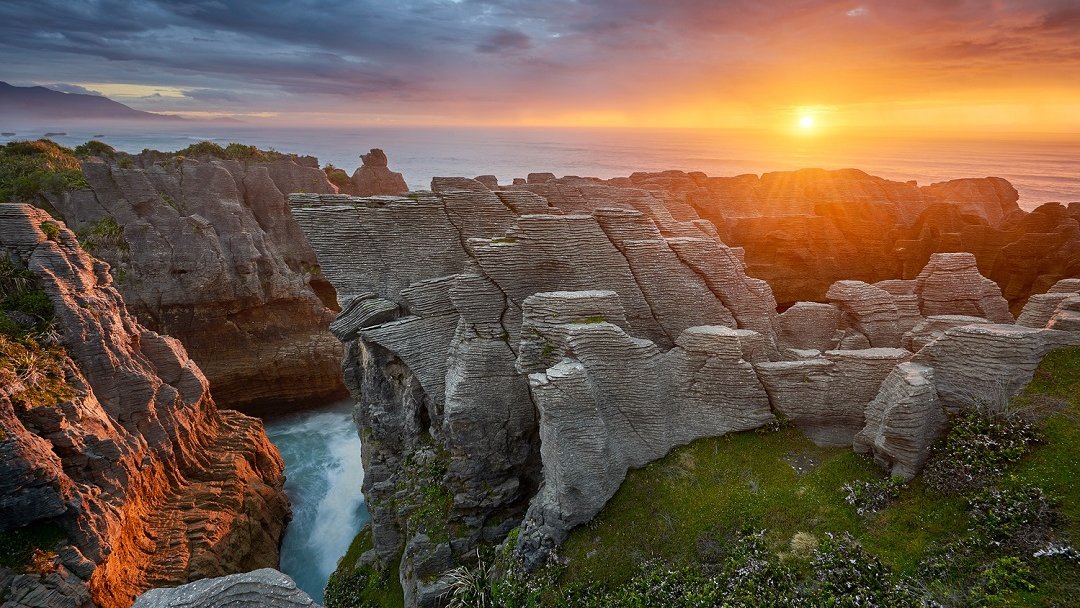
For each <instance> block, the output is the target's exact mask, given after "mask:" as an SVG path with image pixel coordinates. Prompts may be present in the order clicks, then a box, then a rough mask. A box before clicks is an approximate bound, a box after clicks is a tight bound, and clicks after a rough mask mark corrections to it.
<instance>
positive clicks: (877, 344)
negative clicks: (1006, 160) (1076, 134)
mask: <svg viewBox="0 0 1080 608" xmlns="http://www.w3.org/2000/svg"><path fill="white" fill-rule="evenodd" d="M685 176H686V174H681V173H678V174H677V175H671V176H670V179H669V180H668V181H663V180H664V178H663V176H661V177H656V178H649V180H647V184H646V185H649V186H650V188H651V189H645V188H641V187H636V186H638V185H639V183H640V182H639V181H636V179H635V178H634V177H631V178H630V179H625V178H624V179H622V180H607V181H601V180H596V179H591V178H574V177H567V178H556V177H555V176H554V175H551V174H540V173H537V174H530V175H529V176H528V178H526V179H517V180H514V182H513V183H512V184H510V185H506V186H499V185H498V182H497V181H496V180H494V179H491V178H490V176H486V177H485V176H482V179H476V180H473V179H467V178H458V177H436V178H434V179H433V180H432V184H431V190H430V191H423V192H411V193H409V194H408V195H406V196H400V197H393V196H380V197H367V198H363V197H348V196H342V195H325V194H322V195H320V194H317V193H311V194H294V195H292V196H290V205H291V206H292V210H293V215H294V216H295V217H296V220H297V222H298V223H299V225H300V227H301V228H302V230H303V231H304V233H305V235H306V236H307V237H308V239H309V241H310V242H311V245H312V247H313V249H314V251H315V252H316V255H317V256H318V260H319V263H320V265H321V267H322V269H323V272H324V274H325V276H326V278H327V279H328V280H329V281H330V282H331V283H333V285H334V287H335V288H336V290H337V294H338V298H339V300H340V304H341V308H342V312H341V314H340V315H339V316H338V318H337V319H336V320H335V322H334V324H333V326H332V330H333V331H334V333H335V335H337V336H338V337H339V338H340V339H341V340H342V341H343V342H344V343H345V349H346V353H345V358H344V360H343V369H344V375H345V381H346V384H347V385H348V386H349V388H350V390H351V391H352V393H353V395H354V396H355V397H356V399H357V406H356V411H355V417H356V420H357V423H358V424H359V426H360V429H361V433H362V435H363V437H364V442H363V451H364V453H363V457H364V462H365V479H364V493H365V496H366V497H367V499H368V505H369V508H370V510H371V514H372V522H371V526H372V528H371V533H372V538H373V542H374V548H373V549H372V550H371V551H369V552H368V553H366V554H365V555H363V556H362V557H361V558H360V561H361V562H362V563H365V564H375V565H377V566H379V567H386V566H388V565H389V564H391V563H394V562H395V560H397V559H399V558H400V571H399V573H398V575H399V577H400V580H401V581H402V584H403V587H404V592H405V602H406V605H407V606H410V607H411V606H439V605H442V604H443V603H444V602H445V601H446V599H445V593H446V590H447V589H448V586H449V584H450V580H449V577H448V575H447V572H448V571H449V570H450V569H451V568H453V567H454V566H455V565H456V564H459V563H467V562H469V561H470V560H471V559H475V558H474V556H475V549H476V547H477V546H478V545H479V544H481V543H498V542H501V541H503V539H504V538H505V537H506V536H507V535H508V533H509V532H510V531H511V530H513V529H515V528H518V533H517V534H516V538H517V540H516V545H515V550H516V552H517V554H518V555H519V556H520V557H521V558H522V559H523V560H524V562H525V563H526V565H527V566H529V567H534V566H537V565H539V564H541V563H543V562H544V560H545V559H546V557H547V555H548V554H549V553H550V551H551V550H552V549H553V548H554V547H556V546H557V545H558V544H559V543H560V542H561V541H562V540H563V539H564V538H565V536H566V534H567V532H568V531H569V530H570V529H571V528H572V527H574V526H576V525H580V524H581V523H584V522H587V521H589V520H590V519H591V518H592V517H593V516H595V515H596V514H597V513H598V512H599V511H600V509H602V508H603V506H604V504H605V503H606V502H607V501H608V500H609V499H610V498H611V496H612V495H613V494H614V493H615V491H616V490H617V489H618V487H619V485H620V484H621V483H622V481H623V479H624V478H625V475H626V473H627V471H628V470H629V469H631V468H634V467H640V466H642V465H644V464H646V463H648V462H650V461H651V460H654V459H656V458H659V457H661V456H663V455H664V454H666V453H667V452H668V451H669V450H670V449H671V448H672V447H674V446H677V445H680V444H684V443H687V442H690V441H693V440H694V439H697V438H700V437H708V436H716V435H720V434H723V433H727V432H732V431H740V430H746V429H752V428H757V427H761V426H765V425H769V424H773V423H774V422H776V420H777V417H778V416H782V417H784V418H786V419H788V420H790V421H792V422H793V423H794V424H796V425H797V426H798V427H799V428H801V429H802V430H803V431H804V432H805V433H806V434H807V435H808V436H809V437H811V438H812V439H813V440H814V441H817V442H818V443H821V444H829V445H848V446H852V447H853V448H855V449H857V450H859V451H861V452H866V453H872V454H873V455H874V457H875V458H876V460H877V461H878V462H879V463H881V464H882V466H885V467H887V468H890V469H891V470H892V471H894V472H895V473H896V474H898V475H903V476H911V475H914V474H915V472H917V471H918V470H919V468H920V467H921V466H922V463H923V461H924V460H925V457H926V453H927V450H928V448H929V446H930V444H931V443H932V442H933V441H934V440H935V439H936V438H938V437H939V436H940V434H941V433H942V432H943V431H944V421H945V418H946V411H948V410H952V409H956V408H963V407H971V405H972V404H973V403H975V402H977V401H979V400H982V399H990V398H993V397H994V395H995V394H996V392H995V391H997V392H1000V391H1001V390H1004V391H1017V390H1020V389H1021V388H1022V387H1023V385H1024V384H1026V383H1027V382H1029V381H1030V380H1031V376H1032V375H1033V373H1034V369H1035V366H1037V365H1038V363H1039V361H1040V360H1041V358H1042V357H1043V356H1044V355H1045V353H1046V352H1048V351H1049V350H1050V349H1052V348H1055V347H1057V346H1061V345H1066V344H1077V343H1080V333H1077V332H1074V331H1064V330H1062V329H1060V328H1054V329H1050V328H1048V327H1050V326H1051V325H1064V326H1065V327H1070V326H1071V325H1070V324H1071V323H1073V322H1074V321H1073V319H1074V317H1073V316H1071V315H1073V313H1074V312H1075V311H1076V310H1077V306H1076V305H1075V304H1074V303H1073V300H1071V299H1069V298H1070V294H1065V297H1063V298H1061V299H1060V301H1058V300H1055V301H1054V302H1053V304H1054V306H1053V307H1052V308H1053V311H1049V312H1048V310H1049V308H1051V306H1050V304H1051V303H1050V302H1045V301H1041V300H1040V302H1039V303H1038V306H1041V308H1039V309H1038V310H1037V311H1036V310H1035V308H1033V309H1032V312H1031V313H1030V314H1028V315H1027V316H1026V317H1025V316H1024V315H1021V317H1022V318H1031V319H1036V318H1037V319H1038V320H1045V321H1046V322H1045V323H1044V324H1042V325H1041V326H1039V327H1022V326H1018V325H1014V324H1012V323H1013V318H1012V316H1011V314H1010V313H1009V309H1008V305H1007V302H1006V300H1005V298H1004V297H1003V295H1002V292H1001V290H1000V289H999V288H997V286H996V285H995V284H994V283H993V282H992V281H989V280H987V279H986V278H985V277H984V276H983V275H980V274H979V273H978V271H977V264H976V258H975V256H974V255H972V254H971V253H952V254H948V255H944V256H934V257H930V256H927V258H926V260H925V264H924V268H920V269H918V270H915V271H914V272H913V273H911V275H910V277H909V278H905V279H898V278H896V277H879V278H874V277H868V278H874V280H875V281H876V282H874V283H868V282H865V281H861V280H840V281H838V282H834V283H832V284H830V285H826V286H825V288H824V289H822V290H820V295H821V296H822V298H824V296H825V295H826V294H828V300H829V301H828V302H820V301H819V302H810V301H803V302H797V303H795V304H794V305H792V306H790V307H788V308H787V309H786V310H784V312H783V313H778V312H777V309H778V307H777V302H776V299H775V297H774V295H773V291H772V289H771V288H770V286H769V284H768V283H766V282H765V281H762V280H760V279H757V278H753V277H751V276H749V272H748V267H747V264H746V262H744V260H746V259H748V258H751V257H752V256H753V255H754V253H753V252H752V251H744V250H743V249H742V248H738V247H731V246H729V245H728V244H726V243H725V242H724V241H723V240H721V238H720V234H719V233H718V230H717V227H716V226H715V225H714V224H712V223H710V222H709V221H705V220H703V219H702V218H700V217H699V216H698V214H697V212H696V211H695V209H694V206H693V205H692V204H691V203H689V202H688V201H687V199H686V197H681V196H673V195H671V194H670V192H672V190H673V189H674V187H675V184H677V183H681V180H683V178H684V177H685ZM856 178H858V176H856ZM689 179H692V180H695V181H696V182H700V181H701V180H702V179H705V178H703V177H702V176H697V175H694V176H693V177H691V178H689ZM755 179H756V178H755ZM859 179H862V178H858V179H856V181H858V180H859ZM658 181H659V182H662V185H663V187H662V188H661V187H659V186H658V185H657V182H658ZM882 181H884V180H882ZM1005 185H1007V184H1003V183H1001V182H999V181H993V180H990V181H986V182H979V181H977V180H976V183H975V185H974V186H972V187H973V188H976V190H978V191H979V192H981V193H982V194H981V195H985V196H990V197H992V198H994V202H993V204H992V205H989V207H988V208H987V209H983V210H982V213H984V214H985V216H986V218H989V219H992V220H993V221H995V222H997V221H1004V220H1003V219H1002V218H1003V217H1005V216H1006V215H1007V214H1008V212H1009V211H1010V206H1009V189H1007V188H1005ZM881 187H884V186H881ZM980 188H981V189H980ZM887 191H889V192H891V190H888V189H887ZM961 191H965V192H966V190H963V189H961ZM905 192H906V190H905ZM909 194H910V193H909ZM896 196H899V195H896ZM950 196H958V195H952V194H951V195H950ZM995 197H996V198H995ZM900 198H903V197H900ZM915 199H917V200H915V202H916V203H918V202H919V201H922V203H925V202H926V201H925V200H923V199H919V198H918V197H915ZM922 203H920V204H922ZM927 204H929V203H927ZM1011 204H1013V205H1015V198H1014V199H1012V203H1011ZM791 205H792V208H793V209H802V210H803V211H806V210H807V208H806V203H805V202H804V201H800V200H799V199H797V197H795V198H792V201H791ZM854 207H855V209H854V210H852V212H853V213H854V212H855V211H857V210H859V209H863V208H864V207H865V205H862V204H861V203H858V202H856V203H855V204H854ZM892 208H893V209H894V210H896V209H900V206H898V205H893V207H892ZM964 208H965V209H968V210H969V211H971V212H973V213H974V212H975V211H978V210H979V209H982V208H981V207H978V206H972V207H970V209H969V206H964ZM840 211H843V210H842V209H838V210H837V212H838V213H839V212H840ZM905 213H914V212H913V211H912V210H905ZM916 215H917V214H916ZM1062 285H1063V287H1062V288H1061V289H1062V290H1066V289H1069V288H1071V287H1069V286H1070V285H1071V283H1065V284H1062ZM1055 297H1056V296H1055ZM974 315H978V316H974ZM973 362H974V363H975V365H972V363H973Z"/></svg>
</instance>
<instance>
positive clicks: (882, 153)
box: [0, 123, 1080, 209]
mask: <svg viewBox="0 0 1080 608" xmlns="http://www.w3.org/2000/svg"><path fill="white" fill-rule="evenodd" d="M153 128H154V129H155V130H153V131H150V130H147V128H146V127H143V128H140V129H137V130H135V129H130V128H128V129H127V130H124V129H121V128H118V127H115V126H110V127H105V126H102V127H99V128H97V129H95V130H84V129H74V130H72V129H70V128H69V129H60V128H55V129H53V128H50V129H45V128H44V127H35V128H34V129H24V130H22V131H19V130H18V129H13V130H16V131H17V134H16V135H15V137H14V138H16V139H20V138H36V137H41V136H42V135H43V134H44V132H45V130H55V131H62V130H66V131H67V135H63V136H55V137H53V139H55V140H57V141H58V142H60V143H62V144H64V145H69V146H74V145H76V144H80V143H83V142H85V141H86V140H88V139H91V138H92V137H94V136H97V135H100V136H101V137H97V139H102V140H104V141H105V142H107V143H109V144H111V145H113V146H114V147H116V148H118V149H121V150H124V151H126V152H139V151H141V150H142V149H143V148H155V149H159V150H178V149H181V148H184V147H186V146H188V145H190V144H191V143H193V142H195V141H200V140H204V139H209V140H214V141H217V142H219V143H222V144H224V143H228V142H230V141H239V142H244V143H248V144H255V145H257V146H259V147H261V148H268V147H272V148H275V149H277V150H280V151H283V152H295V153H299V154H309V155H314V156H317V157H319V159H320V160H321V161H322V162H324V163H328V162H329V163H333V164H334V165H336V166H338V167H342V168H344V169H346V170H348V171H350V172H351V171H352V170H353V169H355V168H356V166H357V165H358V164H359V157H358V155H359V154H360V153H361V152H366V151H367V150H368V149H369V148H383V149H384V150H386V153H387V155H388V156H389V158H390V166H391V168H393V169H394V170H395V171H400V172H401V173H402V174H404V176H405V180H406V181H407V182H408V184H409V186H410V187H411V188H413V189H427V188H428V187H429V185H430V183H431V178H432V176H436V175H454V176H466V177H472V176H476V175H482V174H492V175H495V176H497V177H498V178H499V180H500V181H501V182H502V183H506V182H508V181H509V180H510V179H511V178H514V177H525V175H526V174H528V173H529V172H532V171H552V172H554V173H555V174H557V175H588V176H595V177H603V178H609V177H617V176H625V175H629V174H630V173H632V172H634V171H659V170H664V169H683V170H686V171H695V170H696V171H704V172H705V173H708V174H709V175H714V176H724V175H738V174H741V173H758V174H760V173H763V172H768V171H778V170H790V169H799V168H805V167H821V168H825V169H841V168H846V167H855V168H858V169H863V170H865V171H867V172H869V173H871V174H873V175H879V176H881V177H885V178H888V179H894V180H900V181H907V180H917V181H918V182H919V184H921V185H926V184H930V183H932V182H936V181H943V180H946V179H953V178H958V177H986V176H990V175H993V176H998V177H1004V178H1006V179H1008V180H1009V181H1011V182H1012V183H1013V185H1014V186H1016V189H1017V190H1019V191H1020V205H1021V207H1024V208H1026V209H1032V208H1034V207H1036V206H1037V205H1039V204H1041V203H1044V202H1048V201H1059V202H1069V201H1080V135H1075V134H1074V135H986V136H983V137H978V138H973V137H952V138H949V137H934V138H929V137H901V136H891V137H884V136H873V137H871V136H857V137H852V136H848V137H845V138H843V139H835V140H834V139H833V138H831V137H828V136H827V135H824V134H823V135H822V136H820V137H793V136H779V135H776V134H770V133H761V132H748V131H720V130H713V129H702V130H694V129H667V130H660V129H540V128H537V129H520V128H517V129H511V128H505V129H493V128H421V127H411V128H405V127H398V128H390V127H379V128H356V127H352V128H339V129H330V128H326V127H312V128H296V127H270V128H267V127H254V126H248V125H231V124H228V125H225V124H223V125H207V124H197V123H195V124H191V125H178V126H175V127H174V126H169V127H153ZM6 139H11V138H4V137H0V142H3V141H5V140H6Z"/></svg>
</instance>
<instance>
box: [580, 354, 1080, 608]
mask: <svg viewBox="0 0 1080 608" xmlns="http://www.w3.org/2000/svg"><path fill="white" fill-rule="evenodd" d="M1055 400H1056V401H1055ZM1048 401H1050V402H1053V403H1057V404H1058V407H1059V408H1060V407H1061V405H1060V404H1061V403H1063V402H1064V401H1068V406H1067V407H1065V408H1064V409H1062V410H1061V411H1059V412H1058V413H1056V414H1054V415H1052V416H1051V417H1049V418H1048V419H1046V420H1045V421H1044V422H1043V423H1042V425H1041V427H1042V429H1043V432H1044V433H1045V436H1046V442H1045V444H1043V445H1040V446H1036V447H1035V448H1034V449H1033V450H1032V451H1031V452H1030V453H1029V454H1028V455H1027V456H1026V457H1025V458H1024V459H1023V460H1022V461H1021V462H1020V463H1019V464H1017V465H1015V466H1014V467H1013V468H1012V469H1011V470H1010V473H1011V476H1010V477H1009V478H1008V479H1007V480H1006V481H1005V482H1003V483H1004V484H1007V485H1021V484H1025V483H1028V484H1034V485H1037V486H1040V487H1042V488H1043V489H1044V490H1045V491H1047V492H1048V493H1049V494H1050V495H1051V496H1053V497H1055V498H1056V499H1057V503H1058V506H1059V508H1060V510H1061V511H1062V512H1063V513H1064V514H1065V515H1066V516H1068V518H1069V519H1070V524H1069V527H1068V528H1067V529H1066V530H1065V531H1064V534H1065V537H1066V538H1067V540H1070V541H1071V542H1072V543H1073V544H1074V545H1075V542H1076V539H1080V528H1078V526H1080V483H1078V480H1080V425H1078V424H1077V421H1078V420H1080V348H1071V349H1062V350H1058V351H1055V352H1053V353H1051V354H1050V355H1049V356H1048V357H1047V358H1046V360H1045V361H1044V362H1043V365H1042V366H1041V367H1040V370H1039V372H1038V374H1037V377H1036V380H1035V381H1034V382H1033V383H1032V384H1031V385H1030V386H1029V387H1028V389H1027V390H1026V391H1025V393H1024V394H1023V395H1022V396H1020V397H1018V398H1017V399H1016V403H1017V404H1019V405H1024V404H1030V403H1037V404H1043V405H1045V404H1046V403H1047V402H1048ZM791 463H795V464H796V465H798V466H799V467H800V468H801V469H803V472H802V473H801V474H800V473H798V472H796V470H795V468H794V467H793V466H792V464H791ZM881 476H883V473H882V472H881V471H880V470H879V469H878V468H877V467H876V466H875V465H874V464H873V463H872V462H871V461H869V460H868V459H866V458H863V457H860V456H858V455H856V454H854V453H852V452H851V450H850V449H848V448H820V447H817V446H814V445H813V444H812V443H811V442H810V441H809V440H807V439H806V438H805V437H803V436H802V435H801V434H800V433H799V432H798V431H797V430H795V429H793V428H783V429H781V430H779V431H777V432H769V433H764V432H747V433H737V434H732V435H728V436H724V437H718V438H711V439H703V440H699V441H696V442H694V443H692V444H690V445H688V446H683V447H680V448H677V449H675V450H673V451H672V452H671V453H670V454H669V455H668V456H666V457H665V458H663V459H661V460H658V461H656V462H653V463H651V464H649V465H647V466H645V467H644V468H642V469H639V470H635V471H631V472H630V474H629V475H628V476H627V479H626V481H625V482H624V483H623V485H622V487H620V489H619V491H618V492H617V493H616V495H615V496H614V497H613V498H612V499H611V501H610V502H609V503H608V505H607V506H606V507H605V508H604V510H603V511H602V512H601V513H600V514H599V515H598V516H597V517H596V518H595V519H594V520H593V521H592V522H590V523H589V524H586V525H584V526H581V527H579V528H577V529H575V530H574V531H572V532H571V534H570V537H569V538H568V539H567V541H566V543H565V544H564V545H563V547H562V549H561V551H560V552H561V555H562V556H563V557H564V558H566V559H567V560H568V565H567V567H566V569H565V570H564V572H563V574H562V576H561V580H560V585H562V586H564V587H567V586H574V585H581V584H589V583H599V584H602V585H606V586H608V587H615V586H618V585H620V584H624V583H626V582H627V581H628V580H630V578H631V577H632V576H634V575H635V574H637V573H638V572H639V571H640V570H639V567H640V565H641V563H643V562H644V561H646V560H650V559H652V560H660V561H663V562H666V563H669V564H673V565H675V566H683V565H689V566H693V565H695V564H696V563H699V562H700V561H701V560H702V558H703V557H704V556H703V551H707V550H708V547H709V546H710V545H712V546H723V545H724V544H726V543H727V542H728V541H729V540H730V539H731V538H733V537H735V536H736V534H737V533H738V531H739V530H743V529H746V528H758V529H765V530H766V537H765V538H766V542H767V543H768V545H769V546H770V547H771V548H772V549H773V551H775V552H776V553H777V554H780V555H784V554H785V553H788V552H790V551H791V549H790V544H791V539H792V537H793V536H794V535H795V534H796V533H797V532H804V533H810V534H813V535H814V536H815V537H817V538H818V539H821V538H823V535H824V534H825V533H827V532H831V533H834V534H835V533H842V532H849V533H850V534H851V535H852V536H853V537H854V538H855V539H856V540H857V541H858V542H859V543H861V544H862V545H863V547H865V548H866V550H867V551H869V552H870V553H872V554H874V555H876V556H877V557H878V558H880V559H881V560H882V562H883V563H885V564H886V565H887V566H889V567H890V568H891V569H892V570H894V571H895V572H898V573H901V574H905V575H909V576H917V574H918V566H919V563H920V562H921V560H922V559H923V558H924V557H925V556H926V555H927V552H928V551H929V550H932V549H933V548H934V547H940V546H943V545H946V544H948V543H950V542H952V541H954V540H957V539H960V538H961V537H963V536H964V535H965V534H966V532H967V530H968V527H969V526H970V524H971V522H970V518H969V516H968V514H967V512H966V504H967V501H966V499H965V498H963V497H957V496H951V497H950V496H943V495H941V494H939V493H937V492H935V491H934V490H932V489H930V488H929V487H928V486H927V485H926V484H924V483H923V482H922V480H921V479H919V478H916V479H915V480H914V481H913V482H912V483H910V484H908V486H906V487H905V488H904V489H903V490H902V491H901V493H900V497H899V499H898V500H896V501H895V502H894V503H893V504H891V505H890V506H888V507H886V508H885V509H883V510H882V511H880V512H878V513H875V514H870V515H867V516H865V517H863V516H859V515H858V514H857V513H856V512H855V508H854V507H852V506H850V505H849V504H847V502H846V501H845V500H844V497H843V494H842V490H841V488H842V486H843V485H844V484H845V483H848V482H851V481H855V480H867V479H874V478H880V477H881ZM1062 561H1063V560H1043V561H1041V562H1037V564H1038V567H1037V568H1034V569H1033V570H1034V574H1033V580H1035V581H1036V582H1037V590H1036V591H1034V592H1015V593H1014V594H1013V596H1010V597H1013V599H1017V600H1022V601H1023V602H1026V603H1025V604H1023V605H1034V606H1055V605H1059V606H1064V605H1069V601H1070V600H1071V599H1072V598H1075V597H1077V596H1078V595H1080V582H1077V581H1076V579H1077V578H1078V577H1077V568H1076V567H1075V566H1068V565H1063V564H1062V563H1061V562H1062ZM1043 564H1045V566H1044V565H1043Z"/></svg>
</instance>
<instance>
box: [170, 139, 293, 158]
mask: <svg viewBox="0 0 1080 608" xmlns="http://www.w3.org/2000/svg"><path fill="white" fill-rule="evenodd" d="M150 152H153V151H150ZM176 156H185V157H186V156H191V157H198V156H213V157H215V158H221V159H225V160H252V161H268V160H275V159H278V158H282V157H284V154H281V153H280V152H276V151H274V150H260V149H259V148H257V147H255V146H248V145H245V144H239V143H230V144H228V145H226V146H225V147H224V148H223V147H221V146H220V145H218V144H216V143H214V142H212V141H200V142H198V143H194V144H191V145H190V146H188V147H186V148H184V149H183V150H177V151H176Z"/></svg>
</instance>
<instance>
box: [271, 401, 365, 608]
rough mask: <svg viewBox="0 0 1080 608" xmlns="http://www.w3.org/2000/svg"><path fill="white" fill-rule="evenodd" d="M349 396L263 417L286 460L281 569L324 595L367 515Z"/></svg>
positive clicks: (319, 597)
mask: <svg viewBox="0 0 1080 608" xmlns="http://www.w3.org/2000/svg"><path fill="white" fill-rule="evenodd" d="M352 406H353V403H352V401H343V402H339V403H334V404H331V405H328V406H326V407H322V408H319V409H315V410H309V411H305V412H300V413H296V414H290V415H287V416H282V417H279V418H273V419H270V420H267V421H266V434H267V435H269V437H270V440H271V441H273V442H274V445H276V446H277V447H278V449H279V450H280V451H281V457H282V459H284V461H285V476H286V481H285V493H286V494H288V496H289V501H290V502H291V503H292V512H293V518H292V521H291V522H290V523H289V527H288V528H287V529H286V531H285V539H284V541H283V542H282V545H281V570H282V572H285V573H286V574H288V575H289V576H291V577H293V579H294V580H295V581H296V584H297V585H298V586H299V587H300V588H301V589H303V590H304V591H306V592H307V593H308V594H309V595H311V596H312V597H313V598H315V600H316V601H322V594H323V588H324V587H325V586H326V580H327V579H328V578H329V576H330V573H331V572H333V571H334V569H335V568H336V567H337V560H338V558H340V557H341V556H342V555H344V554H345V551H346V550H347V549H348V548H349V543H351V542H352V540H353V537H355V536H356V533H357V532H359V531H360V528H361V526H363V525H364V523H366V522H367V521H368V519H369V516H368V511H367V507H366V505H365V504H364V496H363V494H361V486H362V484H363V482H364V469H363V465H362V462H361V457H360V437H359V435H358V434H357V431H356V425H355V424H354V423H353V420H352Z"/></svg>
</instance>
